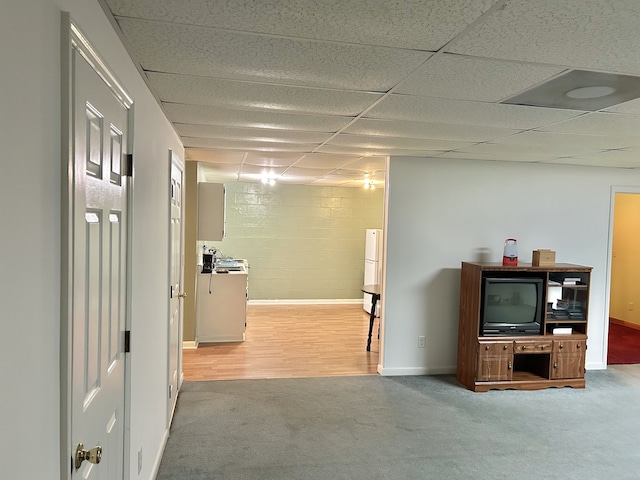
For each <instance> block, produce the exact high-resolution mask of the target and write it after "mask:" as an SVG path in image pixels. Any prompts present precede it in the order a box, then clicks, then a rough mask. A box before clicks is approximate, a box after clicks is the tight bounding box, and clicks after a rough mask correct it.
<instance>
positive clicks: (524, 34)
mask: <svg viewBox="0 0 640 480" xmlns="http://www.w3.org/2000/svg"><path fill="white" fill-rule="evenodd" d="M638 18H640V2H638V1H637V0H616V1H614V2H612V1H610V0H537V1H535V2H530V1H526V0H512V1H508V2H505V4H504V5H503V6H502V8H500V9H498V10H496V11H495V12H494V13H493V15H490V16H488V17H486V18H485V19H484V21H483V22H480V23H479V24H477V26H476V27H475V28H473V29H472V30H471V31H469V32H467V33H466V34H465V35H464V36H463V37H461V38H459V39H458V40H457V41H456V42H455V43H454V44H453V45H452V46H451V47H450V48H447V51H448V52H454V53H460V54H465V55H473V56H480V57H493V58H505V59H511V60H522V61H527V62H540V63H546V64H555V65H564V66H569V65H573V66H576V67H579V68H585V69H592V70H609V71H615V72H618V73H630V74H640V48H638V45H640V29H639V28H638V22H637V21H638Z"/></svg>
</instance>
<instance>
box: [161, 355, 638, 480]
mask: <svg viewBox="0 0 640 480" xmlns="http://www.w3.org/2000/svg"><path fill="white" fill-rule="evenodd" d="M639 399H640V366H639V365H620V366H614V367H610V368H609V369H608V370H602V371H589V372H587V388H586V389H571V388H562V389H546V390H539V391H513V390H509V391H490V392H487V393H473V392H470V391H468V390H466V389H464V388H462V387H460V386H459V384H458V383H457V382H456V380H455V378H454V377H452V376H414V377H381V376H363V377H325V378H302V379H271V380H233V381H216V382H188V383H185V384H184V385H183V388H182V391H181V393H180V396H179V399H178V407H177V411H176V414H175V418H174V423H173V426H172V428H171V434H170V437H169V440H168V443H167V446H166V450H165V453H164V457H163V459H162V463H161V466H160V469H159V474H158V477H157V480H169V479H171V480H173V479H175V480H205V479H206V480H212V479H225V480H235V479H243V480H251V479H261V480H269V479H273V480H288V479H305V480H306V479H309V480H314V479H318V480H335V479H350V480H353V479H367V480H380V479H393V480H402V479H412V480H413V479H433V480H445V479H446V480H456V479H461V480H462V479H464V480H468V479H473V480H484V479H486V480H489V479H491V480H496V479H504V480H507V479H508V480H511V479H518V480H534V479H535V480H540V479H563V480H573V479H575V480H601V479H607V478H612V479H616V480H632V479H633V480H637V479H638V478H640V473H639V472H640V449H639V448H638V440H639V439H640V437H639V434H638V432H640V401H639Z"/></svg>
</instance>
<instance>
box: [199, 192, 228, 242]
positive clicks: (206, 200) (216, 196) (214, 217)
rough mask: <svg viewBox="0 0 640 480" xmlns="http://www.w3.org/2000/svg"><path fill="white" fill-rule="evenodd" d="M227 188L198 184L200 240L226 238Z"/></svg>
mask: <svg viewBox="0 0 640 480" xmlns="http://www.w3.org/2000/svg"><path fill="white" fill-rule="evenodd" d="M224 221H225V188H224V184H222V183H205V182H201V183H198V238H197V239H198V240H204V241H219V240H222V239H223V238H224Z"/></svg>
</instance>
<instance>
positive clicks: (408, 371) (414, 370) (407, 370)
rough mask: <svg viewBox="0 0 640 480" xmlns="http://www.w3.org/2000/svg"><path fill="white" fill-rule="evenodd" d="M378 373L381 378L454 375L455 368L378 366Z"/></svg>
mask: <svg viewBox="0 0 640 480" xmlns="http://www.w3.org/2000/svg"><path fill="white" fill-rule="evenodd" d="M378 373H379V374H380V375H382V376H383V377H394V376H395V377H397V376H400V375H450V374H453V373H456V367H435V368H433V367H431V368H429V367H404V368H384V367H383V366H382V365H378Z"/></svg>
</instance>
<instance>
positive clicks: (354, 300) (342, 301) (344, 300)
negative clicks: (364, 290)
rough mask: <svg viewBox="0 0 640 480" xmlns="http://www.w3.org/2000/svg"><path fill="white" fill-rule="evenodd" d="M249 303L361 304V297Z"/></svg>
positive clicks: (254, 301) (252, 301)
mask: <svg viewBox="0 0 640 480" xmlns="http://www.w3.org/2000/svg"><path fill="white" fill-rule="evenodd" d="M247 303H248V304H249V305H362V298H360V299H358V298H337V299H335V298H310V299H296V298H292V299H287V298H283V299H276V300H249V302H247Z"/></svg>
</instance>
